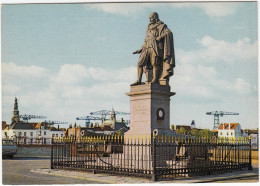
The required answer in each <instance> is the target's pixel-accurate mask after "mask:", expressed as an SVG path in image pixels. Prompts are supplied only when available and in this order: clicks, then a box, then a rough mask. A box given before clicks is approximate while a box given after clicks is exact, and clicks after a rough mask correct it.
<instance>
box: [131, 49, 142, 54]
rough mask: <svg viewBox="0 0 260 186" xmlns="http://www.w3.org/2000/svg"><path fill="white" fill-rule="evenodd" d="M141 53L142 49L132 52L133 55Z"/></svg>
mask: <svg viewBox="0 0 260 186" xmlns="http://www.w3.org/2000/svg"><path fill="white" fill-rule="evenodd" d="M141 52H142V49H140V50H137V51H135V52H133V54H140V53H141Z"/></svg>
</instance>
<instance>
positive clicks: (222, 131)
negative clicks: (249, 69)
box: [218, 123, 243, 138]
mask: <svg viewBox="0 0 260 186" xmlns="http://www.w3.org/2000/svg"><path fill="white" fill-rule="evenodd" d="M242 136H243V134H242V132H241V126H240V124H239V123H222V124H220V126H219V127H218V137H220V138H237V137H242Z"/></svg>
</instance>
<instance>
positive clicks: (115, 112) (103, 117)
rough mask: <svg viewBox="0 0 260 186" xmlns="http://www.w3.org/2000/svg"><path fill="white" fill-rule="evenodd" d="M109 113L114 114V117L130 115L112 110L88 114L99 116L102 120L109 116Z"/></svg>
mask: <svg viewBox="0 0 260 186" xmlns="http://www.w3.org/2000/svg"><path fill="white" fill-rule="evenodd" d="M111 113H114V114H116V115H128V114H130V113H127V112H118V111H114V109H112V111H111V110H100V111H96V112H90V114H91V115H101V118H102V119H103V120H105V119H106V116H107V115H110V114H111Z"/></svg>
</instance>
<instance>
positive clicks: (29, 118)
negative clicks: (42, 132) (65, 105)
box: [19, 114, 47, 122]
mask: <svg viewBox="0 0 260 186" xmlns="http://www.w3.org/2000/svg"><path fill="white" fill-rule="evenodd" d="M19 117H20V118H22V120H24V121H27V122H28V121H29V120H31V119H46V118H47V117H46V116H36V115H28V114H24V115H19Z"/></svg>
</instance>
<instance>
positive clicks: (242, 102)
mask: <svg viewBox="0 0 260 186" xmlns="http://www.w3.org/2000/svg"><path fill="white" fill-rule="evenodd" d="M154 11H156V12H158V14H159V18H160V20H161V21H163V22H164V23H165V24H167V26H168V28H169V29H170V30H171V31H172V32H173V36H174V45H175V57H176V67H175V69H174V75H173V76H172V77H171V79H170V86H171V91H173V92H176V95H175V96H173V97H171V103H170V107H171V110H170V124H174V125H190V123H191V121H192V120H195V123H196V127H198V128H208V129H213V123H214V119H213V116H209V115H206V112H210V111H226V112H237V113H239V115H238V116H237V115H236V116H223V117H220V122H221V123H222V122H231V123H232V122H233V123H240V124H241V126H242V128H243V129H245V128H251V129H253V128H258V35H257V33H258V32H257V3H256V2H200V3H198V2H189V3H188V2H183V3H85V4H84V3H81V4H20V5H14V4H13V5H3V6H2V9H1V13H2V20H1V24H2V25H1V26H2V35H1V37H2V38H1V42H2V51H1V52H2V60H1V61H2V63H1V74H2V88H1V89H2V120H3V121H7V123H10V120H11V115H12V110H13V104H14V98H15V97H17V98H18V101H19V110H20V114H33V115H41V116H47V117H48V118H47V119H48V120H54V121H66V122H69V123H75V122H77V124H80V125H81V126H84V121H77V120H76V117H82V116H87V115H90V112H94V111H99V110H111V109H112V108H114V109H115V110H116V111H120V112H130V99H129V97H128V96H127V95H125V93H127V92H129V91H130V84H131V83H133V82H135V81H136V79H137V68H136V65H137V61H138V57H139V56H138V55H133V54H132V53H133V52H134V51H135V50H137V49H140V48H141V46H142V44H143V41H144V37H145V30H146V27H147V25H148V24H149V15H150V13H151V12H154ZM144 80H145V79H144V78H143V81H144ZM121 117H124V118H125V119H126V120H128V119H129V118H130V117H129V116H117V119H120V118H121ZM32 121H33V120H32ZM35 121H40V120H35Z"/></svg>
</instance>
